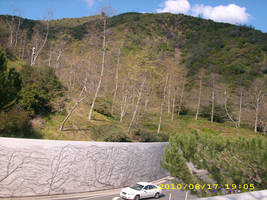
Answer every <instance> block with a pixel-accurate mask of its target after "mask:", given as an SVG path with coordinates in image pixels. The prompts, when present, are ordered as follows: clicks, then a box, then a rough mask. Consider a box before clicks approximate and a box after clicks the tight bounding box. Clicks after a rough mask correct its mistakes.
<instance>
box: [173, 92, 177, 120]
mask: <svg viewBox="0 0 267 200" xmlns="http://www.w3.org/2000/svg"><path fill="white" fill-rule="evenodd" d="M175 101H176V90H174V94H173V100H172V121H173V119H174V110H175Z"/></svg>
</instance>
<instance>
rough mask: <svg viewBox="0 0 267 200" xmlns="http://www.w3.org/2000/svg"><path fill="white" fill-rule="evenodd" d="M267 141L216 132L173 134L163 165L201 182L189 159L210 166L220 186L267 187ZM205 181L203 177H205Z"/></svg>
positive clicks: (186, 179)
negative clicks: (191, 170) (229, 136)
mask: <svg viewBox="0 0 267 200" xmlns="http://www.w3.org/2000/svg"><path fill="white" fill-rule="evenodd" d="M266 156H267V140H266V138H264V137H253V138H246V137H233V138H225V137H223V136H220V135H218V134H216V133H202V134H200V133H198V132H197V131H192V133H191V134H186V135H180V134H176V135H173V136H172V137H171V139H170V147H169V148H166V150H165V163H164V164H163V166H164V167H165V168H166V169H168V170H169V171H170V173H171V174H172V175H173V176H175V177H177V178H179V179H180V180H182V181H184V182H185V183H188V184H190V183H192V181H193V183H194V182H197V180H198V178H197V177H196V176H195V175H193V174H190V173H189V170H188V168H187V167H186V165H185V162H192V163H194V165H195V166H197V167H198V168H200V169H207V170H208V171H209V173H210V174H211V175H212V178H213V179H214V180H215V181H216V183H218V184H219V185H224V184H237V185H243V184H254V185H255V188H256V189H265V188H266V187H267V182H266V180H267V168H266V166H267V159H266ZM202 182H203V180H202Z"/></svg>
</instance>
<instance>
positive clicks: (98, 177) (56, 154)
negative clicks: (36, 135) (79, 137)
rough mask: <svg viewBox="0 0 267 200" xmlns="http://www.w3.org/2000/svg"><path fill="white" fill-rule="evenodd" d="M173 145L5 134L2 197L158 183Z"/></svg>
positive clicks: (0, 142) (0, 152)
mask: <svg viewBox="0 0 267 200" xmlns="http://www.w3.org/2000/svg"><path fill="white" fill-rule="evenodd" d="M166 144H167V143H105V142H74V141H53V140H28V139H13V138H0V197H11V196H32V195H50V194H64V193H77V192H87V191H97V190H104V189H111V188H118V187H123V186H126V185H131V184H134V183H135V182H137V181H152V180H155V179H158V178H162V177H164V176H166V175H168V173H167V172H166V171H165V170H163V169H162V168H161V167H160V160H163V150H164V147H165V146H166Z"/></svg>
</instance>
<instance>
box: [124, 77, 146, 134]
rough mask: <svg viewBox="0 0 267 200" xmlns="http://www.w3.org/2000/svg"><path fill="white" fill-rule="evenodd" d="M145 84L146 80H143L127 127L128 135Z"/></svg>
mask: <svg viewBox="0 0 267 200" xmlns="http://www.w3.org/2000/svg"><path fill="white" fill-rule="evenodd" d="M145 82H146V78H145V79H144V80H143V83H142V85H141V88H140V90H139V93H138V99H137V102H136V105H135V110H134V112H133V116H132V119H131V122H130V125H129V127H128V133H130V130H131V127H132V125H133V122H134V120H135V117H136V113H137V111H138V108H139V104H140V100H141V97H142V94H143V90H144V86H145Z"/></svg>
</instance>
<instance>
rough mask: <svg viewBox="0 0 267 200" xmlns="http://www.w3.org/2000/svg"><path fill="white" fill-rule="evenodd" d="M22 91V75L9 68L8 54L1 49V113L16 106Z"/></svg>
mask: <svg viewBox="0 0 267 200" xmlns="http://www.w3.org/2000/svg"><path fill="white" fill-rule="evenodd" d="M20 89H21V78H20V75H19V73H18V72H16V70H15V69H14V68H11V69H8V68H7V58H6V54H5V52H3V51H2V50H1V49H0V111H1V110H2V109H4V107H9V106H10V104H11V105H12V104H14V101H16V99H17V96H18V95H17V94H18V92H19V91H20Z"/></svg>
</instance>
